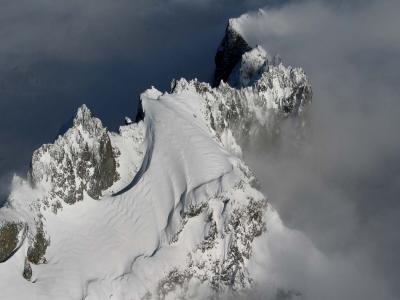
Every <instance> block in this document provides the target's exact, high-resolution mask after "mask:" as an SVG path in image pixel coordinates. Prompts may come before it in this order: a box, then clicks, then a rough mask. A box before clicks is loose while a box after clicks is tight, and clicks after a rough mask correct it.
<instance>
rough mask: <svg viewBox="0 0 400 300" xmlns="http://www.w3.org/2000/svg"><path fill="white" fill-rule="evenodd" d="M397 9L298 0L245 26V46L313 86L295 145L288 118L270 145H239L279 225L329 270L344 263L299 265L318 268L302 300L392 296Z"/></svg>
mask: <svg viewBox="0 0 400 300" xmlns="http://www.w3.org/2000/svg"><path fill="white" fill-rule="evenodd" d="M399 9H400V5H399V3H398V2H395V1H383V2H379V3H378V2H376V1H366V2H363V3H361V2H360V3H353V5H351V6H349V5H342V4H341V3H335V5H333V4H332V3H325V2H320V1H308V2H301V3H293V4H290V5H286V6H284V7H282V8H281V9H276V10H268V11H267V12H266V15H265V16H264V17H259V18H255V21H253V23H252V24H249V26H247V27H246V29H248V32H246V33H245V35H246V37H248V38H249V41H250V42H251V43H255V41H256V40H259V39H260V37H262V41H263V43H262V44H263V46H264V47H265V48H266V49H269V50H270V51H271V52H273V53H280V54H281V56H282V57H283V59H284V61H286V63H289V64H292V65H296V66H302V67H303V68H304V69H305V71H306V73H307V74H308V75H309V77H310V79H311V81H312V86H313V89H314V102H313V104H312V107H311V111H309V113H308V128H307V136H306V139H305V141H304V143H302V144H301V145H299V144H298V143H293V139H292V137H293V136H292V132H293V126H292V125H291V123H290V121H288V122H287V124H285V126H284V131H283V133H284V137H283V138H282V140H281V141H280V143H278V144H277V145H275V146H274V147H271V145H264V146H263V149H261V150H260V148H257V149H248V152H247V160H248V162H249V163H250V165H251V166H252V167H253V168H254V169H255V170H256V173H257V175H258V177H259V179H260V181H261V183H262V185H263V187H264V189H265V192H266V193H267V194H268V195H269V197H270V200H271V202H272V203H273V205H274V206H275V207H276V208H277V210H278V211H279V213H280V215H281V217H282V219H283V221H284V222H285V224H287V225H288V226H289V227H291V228H294V229H297V230H300V231H302V232H304V233H305V234H306V235H307V236H308V237H310V238H311V240H312V242H313V243H314V244H315V245H316V246H317V247H318V249H319V250H321V251H322V253H323V255H326V257H327V259H328V260H331V261H332V262H333V264H332V265H330V266H331V267H332V266H333V265H340V264H342V265H348V266H352V268H350V267H348V268H342V269H341V270H340V269H339V268H334V269H332V268H331V269H330V268H328V266H325V267H324V266H321V269H317V270H313V271H310V272H309V273H307V272H306V274H304V276H305V277H307V276H308V275H310V276H311V277H313V276H315V274H316V273H315V272H316V271H317V272H318V273H319V275H320V276H315V277H313V278H314V279H312V280H311V279H310V280H309V281H306V282H303V284H302V286H303V288H304V289H305V290H306V292H308V293H311V292H315V291H317V290H319V289H320V293H319V294H318V295H315V294H314V297H311V296H310V298H312V299H322V298H324V299H344V298H347V299H376V297H378V298H381V299H390V297H393V298H396V297H398V296H396V297H395V296H394V295H399V293H400V288H399V285H398V279H399V278H400V272H399V270H398V267H397V266H398V265H399V264H400V260H399V258H398V255H397V253H398V250H399V249H400V237H399V235H398V234H397V233H396V230H397V229H396V228H398V226H399V222H400V221H399V220H400V204H399V202H398V195H399V193H400V156H399V153H400V135H399V134H398V128H399V113H400V102H399V97H398V95H399V92H400V90H399V87H398V79H399V76H398V74H397V73H398V71H397V70H398V69H399V67H400V61H399V60H398V57H399V54H400V39H399V38H398V29H397V28H400V21H399V19H398V17H397V16H396V12H397V11H399ZM276 242H277V243H278V240H277V241H276ZM288 247H293V248H295V249H296V250H294V251H297V250H298V251H300V253H301V251H305V252H307V251H308V250H306V249H303V250H301V249H298V248H297V246H296V245H295V244H293V245H291V246H290V245H289V246H288ZM300 253H297V254H296V255H299V256H301V254H300ZM303 254H304V253H303ZM307 258H310V256H308V255H306V254H305V256H304V258H303V259H299V260H298V261H295V262H293V261H290V262H285V259H282V260H281V263H282V268H281V272H282V274H286V275H287V278H290V274H291V272H289V271H285V268H287V269H290V270H292V268H293V266H296V263H297V264H300V265H301V264H302V261H304V260H306V259H307ZM303 267H304V268H306V265H303ZM335 269H336V270H335ZM343 270H347V271H345V272H344V274H341V272H343ZM351 270H353V271H354V270H358V271H357V272H353V273H352V271H351ZM321 272H322V273H321ZM357 274H358V275H357ZM298 277H299V278H300V277H301V275H299V276H298ZM305 277H303V278H305ZM311 277H310V278H311ZM322 278H324V279H322ZM300 280H303V279H300ZM293 282H295V283H296V280H294V281H293ZM340 282H341V283H340ZM312 283H316V284H315V285H313V286H308V285H311V284H312ZM349 283H351V284H349ZM322 286H325V287H326V289H323V288H322ZM332 287H336V288H337V290H338V292H337V293H336V294H335V293H334V290H335V289H333V288H332ZM350 287H352V289H350ZM371 287H372V291H374V293H372V292H367V291H368V290H369V291H371ZM356 291H357V293H356ZM339 292H343V294H340V293H339ZM324 293H325V295H324ZM346 293H348V294H346ZM306 299H309V298H308V297H306Z"/></svg>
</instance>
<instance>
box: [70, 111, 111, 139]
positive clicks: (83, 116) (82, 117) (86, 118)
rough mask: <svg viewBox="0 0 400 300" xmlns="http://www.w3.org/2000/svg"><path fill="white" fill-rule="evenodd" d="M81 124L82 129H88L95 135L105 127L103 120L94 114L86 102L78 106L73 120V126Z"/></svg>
mask: <svg viewBox="0 0 400 300" xmlns="http://www.w3.org/2000/svg"><path fill="white" fill-rule="evenodd" d="M79 126H82V129H84V130H85V131H88V132H89V133H90V134H95V135H97V134H98V133H99V131H102V130H103V129H104V128H103V124H102V122H101V120H100V119H98V118H96V117H93V116H92V112H91V111H90V109H89V108H88V107H87V106H86V104H82V105H81V106H80V107H79V108H78V110H77V112H76V114H75V117H74V120H73V127H75V128H76V127H79Z"/></svg>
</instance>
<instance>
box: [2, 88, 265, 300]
mask: <svg viewBox="0 0 400 300" xmlns="http://www.w3.org/2000/svg"><path fill="white" fill-rule="evenodd" d="M189 100H190V101H189ZM142 103H143V107H144V111H145V114H146V117H145V119H144V121H143V122H144V123H139V124H132V125H128V126H127V127H123V128H121V134H120V135H117V134H111V139H112V141H113V144H114V146H115V147H117V148H118V149H119V150H120V152H121V154H120V156H119V165H120V168H119V171H120V175H121V179H120V180H119V182H117V183H116V184H115V185H114V186H113V187H112V189H113V190H115V189H118V188H122V189H123V190H125V191H124V192H123V193H116V195H115V196H105V197H103V198H102V199H101V200H100V201H96V200H93V199H91V198H90V197H89V196H88V195H85V198H84V200H83V201H80V202H77V203H75V204H74V205H63V208H62V209H61V210H60V211H58V212H57V214H55V213H53V212H52V211H50V210H44V211H42V213H43V220H44V223H45V227H46V230H47V234H48V236H49V237H50V241H51V243H50V246H49V248H48V249H47V252H46V259H47V261H48V262H47V263H46V264H41V265H33V266H32V268H33V277H32V279H31V282H29V281H27V280H25V279H24V278H23V277H22V275H21V274H22V270H23V265H24V256H25V253H26V250H27V249H26V248H27V245H26V243H25V244H24V245H23V246H22V247H21V248H20V250H19V251H18V252H17V253H16V254H15V255H14V256H13V257H11V258H10V259H9V260H8V261H6V262H5V263H3V264H1V265H0V290H1V295H2V298H3V297H4V298H3V299H27V298H29V299H83V298H85V299H140V298H142V297H144V296H145V295H146V294H147V295H149V292H153V293H154V291H156V293H157V288H158V284H159V281H160V280H161V279H163V278H164V277H165V276H167V274H168V272H170V271H171V266H174V267H176V268H179V267H180V266H182V267H183V268H184V267H185V265H186V264H187V259H188V257H187V254H188V253H189V252H193V249H194V247H195V246H196V245H198V244H199V243H200V242H201V241H202V240H203V239H204V236H205V235H206V234H207V233H206V231H207V226H206V227H205V221H204V219H205V215H204V214H199V215H198V216H197V217H193V218H191V219H190V220H189V221H188V222H187V223H186V225H185V226H184V228H183V230H182V231H181V232H180V235H179V238H178V239H177V241H175V242H172V241H173V239H174V237H175V234H176V233H177V232H178V230H179V229H182V228H179V226H181V222H180V221H181V219H182V216H181V212H184V211H187V210H188V209H190V207H195V206H199V205H201V204H202V203H205V202H206V201H210V199H211V198H213V197H214V196H216V195H219V194H222V193H223V192H224V191H230V190H232V187H233V185H234V184H236V183H237V182H238V181H239V180H243V179H245V178H244V177H245V176H244V175H242V173H241V172H240V171H238V170H236V169H237V165H238V164H240V163H239V162H238V159H237V158H235V157H234V156H232V155H231V154H230V153H229V152H227V151H226V150H224V149H223V148H222V145H221V144H220V143H218V142H217V141H216V139H214V138H213V137H212V136H211V133H210V130H209V129H208V128H207V126H206V123H205V121H204V119H203V118H202V112H201V111H200V110H201V105H200V104H201V103H202V99H201V98H200V97H199V96H198V95H196V94H190V93H181V94H175V95H169V94H165V95H161V93H159V92H158V91H156V90H154V89H152V90H149V91H147V92H146V93H144V94H143V95H142ZM129 126H143V127H145V129H146V137H145V140H144V141H143V143H144V144H145V145H146V151H145V152H146V153H145V154H144V155H143V165H142V168H140V169H139V170H138V173H136V174H132V173H129V172H128V171H127V170H129V169H132V168H131V166H130V165H129V164H130V163H131V164H132V162H130V161H129V159H128V157H129V155H131V156H137V155H138V150H137V149H135V148H134V147H133V146H134V145H133V144H131V143H130V139H129V138H127V137H129V132H130V129H129ZM125 140H127V142H126V144H125V142H124V141H125ZM124 166H126V167H125V168H124ZM241 176H242V177H243V178H241ZM134 178H138V179H136V180H137V182H135V184H133V185H132V183H131V182H129V180H134ZM131 185H132V186H131ZM245 185H247V186H248V184H247V183H245ZM127 186H128V187H129V188H126V187H127ZM247 189H248V190H249V191H250V192H246V194H245V195H246V196H249V195H252V194H253V196H254V198H257V197H258V198H260V199H263V196H262V195H261V194H260V193H259V192H257V191H256V190H254V189H252V188H251V187H250V186H248V187H247ZM243 191H244V190H243ZM40 193H41V191H40V190H38V189H32V188H31V187H30V185H29V184H28V183H27V182H25V181H24V180H22V179H18V178H16V179H15V180H14V187H13V193H12V194H11V196H10V199H12V200H11V204H12V206H13V209H12V210H13V211H16V212H17V213H16V214H17V216H16V218H17V219H18V220H21V219H22V220H24V221H26V222H28V221H29V217H27V216H29V215H30V213H29V212H28V211H27V207H29V205H27V203H33V202H34V201H33V199H34V198H40V197H41V195H40ZM241 197H243V198H245V196H243V195H241V194H240V192H238V194H237V195H236V196H235V197H233V198H235V199H236V200H235V199H234V200H232V202H233V201H238V202H243V203H246V200H245V199H241ZM233 198H232V199H233ZM214 202H216V203H214V204H213V203H212V201H210V203H209V206H210V207H211V209H213V208H214V209H213V212H212V213H213V214H218V213H219V214H220V215H222V209H223V207H224V203H222V200H221V201H220V202H219V203H218V202H217V200H216V199H214ZM237 207H240V206H237ZM8 211H11V208H8V209H7V210H2V213H4V214H7V212H8ZM215 219H216V221H217V223H218V220H217V218H215ZM219 221H221V222H223V221H224V220H223V219H221V220H219ZM30 224H34V222H33V220H32V221H31V222H30ZM217 226H219V225H218V224H217ZM221 226H222V225H221ZM32 227H34V226H32ZM221 241H223V240H222V239H221ZM227 247H228V244H227V245H223V244H221V245H220V246H218V247H217V248H218V250H217V251H213V252H212V255H216V256H218V255H222V256H224V255H225V254H226V252H227V249H226V248H227ZM201 253H202V252H200V255H202V254H201ZM223 258H224V257H221V259H223ZM206 269H207V267H206ZM196 272H197V271H196ZM198 272H200V270H199V271H198ZM205 272H207V270H206V271H205ZM210 274H211V273H210ZM206 275H207V274H206ZM192 281H193V284H194V285H196V280H192ZM193 291H194V293H195V292H196V290H195V289H193ZM153 296H154V297H155V296H158V295H157V294H153ZM161 296H163V295H161Z"/></svg>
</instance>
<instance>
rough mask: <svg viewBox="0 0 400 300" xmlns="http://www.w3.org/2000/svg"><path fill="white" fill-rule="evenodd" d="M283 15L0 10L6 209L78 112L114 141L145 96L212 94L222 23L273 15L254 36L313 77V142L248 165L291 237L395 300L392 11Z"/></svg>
mask: <svg viewBox="0 0 400 300" xmlns="http://www.w3.org/2000/svg"><path fill="white" fill-rule="evenodd" d="M288 2H289V1H284V2H282V1H257V0H247V1H240V0H231V1H229V0H220V1H212V0H194V1H189V0H169V1H163V0H135V1H128V0H117V1H108V0H87V1H78V0H36V1H30V0H18V1H15V0H0V40H1V43H0V112H1V118H0V141H1V146H0V197H4V195H6V194H7V190H8V188H9V180H10V176H11V175H12V174H13V172H17V173H22V174H24V173H25V172H26V170H27V167H28V164H29V160H30V156H31V153H32V151H33V150H34V149H35V148H37V147H39V146H40V145H41V144H43V143H46V142H51V141H52V140H54V138H55V137H56V135H57V133H58V131H59V130H60V127H62V125H63V124H65V123H67V122H68V120H69V119H70V118H71V116H72V115H73V114H74V112H75V110H76V109H77V107H78V106H79V105H81V104H82V103H86V104H87V105H88V106H89V107H90V108H91V109H92V111H93V112H94V113H95V115H97V116H99V117H100V118H101V119H102V121H103V122H104V123H105V124H106V126H108V127H109V128H111V129H113V130H115V129H116V128H117V127H118V125H119V124H120V123H121V122H122V120H123V117H124V116H126V115H127V116H134V115H135V109H136V103H137V100H138V97H139V95H140V93H141V92H142V91H144V90H145V89H146V88H148V87H150V86H151V85H154V86H156V87H157V88H158V89H160V90H167V89H168V88H169V84H170V81H171V79H172V78H176V77H186V78H194V77H197V78H199V79H201V80H205V81H208V80H209V79H210V77H211V74H212V71H213V58H214V54H215V51H216V48H217V46H218V43H219V41H220V40H221V38H222V36H223V32H224V29H225V25H226V22H227V19H228V18H229V17H234V16H238V15H240V14H241V13H244V12H246V11H248V10H254V9H257V8H259V7H263V6H265V5H269V7H272V8H276V7H279V9H278V10H273V11H271V12H270V15H269V18H268V21H267V22H265V23H262V24H259V25H262V26H258V25H257V24H255V26H254V30H253V31H254V33H255V34H256V35H257V37H258V38H259V37H260V36H261V37H262V38H263V40H264V42H263V45H264V47H265V48H267V49H268V50H270V51H271V52H272V53H277V52H279V53H280V55H281V56H282V58H283V60H284V62H287V63H289V64H291V65H295V66H302V67H303V68H304V69H305V71H306V73H307V74H308V75H309V77H310V79H311V81H312V86H313V90H314V102H313V104H312V110H311V112H310V116H309V124H310V127H309V131H308V137H307V142H306V143H305V144H304V145H303V146H301V147H300V148H298V147H297V146H296V148H294V147H293V145H292V143H291V140H290V132H291V130H292V128H291V124H290V123H288V124H286V125H285V126H286V127H285V128H286V130H284V133H285V134H287V135H288V136H289V138H287V139H284V141H283V142H282V143H281V144H279V145H277V146H276V147H274V148H272V149H271V147H268V146H266V147H265V149H264V150H263V151H259V149H257V151H254V153H251V154H250V153H249V154H248V157H247V159H248V162H249V163H250V165H251V166H254V167H255V170H256V173H257V175H258V177H259V178H260V181H261V183H262V184H263V188H264V189H265V191H266V193H267V194H268V196H269V197H270V200H271V202H272V203H273V205H274V206H275V207H276V208H277V210H278V212H279V213H280V215H281V217H282V219H283V221H284V222H285V224H287V225H288V226H289V227H291V228H294V229H298V230H300V231H302V232H304V233H305V234H306V235H307V236H308V237H309V238H310V239H311V240H312V241H313V243H314V244H315V245H316V246H317V247H318V249H320V250H321V251H322V252H323V253H325V254H326V255H328V256H329V258H330V259H337V258H340V260H341V262H342V263H348V264H355V265H357V264H358V265H361V266H362V267H363V268H361V269H362V270H365V273H368V276H369V278H373V279H374V280H373V281H374V282H375V283H376V284H377V286H379V287H380V288H383V289H386V290H387V291H389V293H391V292H394V293H396V294H397V295H399V294H400V270H399V268H398V266H400V260H399V257H398V255H397V254H398V253H399V250H400V234H398V228H400V227H399V225H400V202H399V195H400V157H399V156H400V155H399V153H400V134H399V133H398V130H399V128H400V126H399V125H400V124H399V120H400V118H399V114H400V102H399V94H400V87H399V86H398V83H399V75H398V70H399V69H400V60H399V54H400V35H399V28H400V21H399V20H400V19H399V18H398V16H397V15H398V12H399V11H400V5H399V2H398V1H395V0H393V1H392V0H387V1H379V2H378V1H369V0H366V1H290V2H293V3H294V4H290V3H288ZM260 28H261V30H260ZM249 36H250V37H251V34H249ZM333 276H335V277H338V276H341V275H340V273H339V275H338V273H333V275H332V277H330V276H326V278H327V280H326V282H329V281H331V280H333V279H334V278H333ZM342 278H345V279H343V280H348V281H353V280H355V278H352V277H351V276H350V275H348V276H347V277H346V276H344V277H342ZM357 282H358V284H360V285H362V284H365V281H363V280H360V279H359V278H358V279H357ZM378 283H379V284H378ZM381 283H382V284H381ZM339 288H340V286H339ZM361 288H362V287H361ZM328 290H329V289H328ZM367 298H368V297H367ZM327 299H335V298H334V297H333V298H327ZM354 299H356V298H352V300H354ZM357 300H358V299H357ZM360 300H361V299H360ZM363 300H364V299H363Z"/></svg>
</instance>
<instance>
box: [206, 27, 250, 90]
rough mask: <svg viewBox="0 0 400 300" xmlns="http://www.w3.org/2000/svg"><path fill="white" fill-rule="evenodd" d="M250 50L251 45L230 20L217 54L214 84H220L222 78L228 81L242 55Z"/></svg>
mask: <svg viewBox="0 0 400 300" xmlns="http://www.w3.org/2000/svg"><path fill="white" fill-rule="evenodd" d="M249 50H251V47H250V46H249V44H247V42H246V41H245V40H244V39H243V37H242V36H241V35H240V34H239V33H237V32H236V30H235V29H234V28H233V26H232V20H230V21H229V23H228V25H227V27H226V30H225V36H224V38H223V39H222V41H221V44H220V45H219V47H218V50H217V53H216V55H215V72H214V79H213V86H218V85H219V83H220V82H221V80H223V81H225V82H226V81H227V80H228V78H229V76H230V74H231V72H232V70H233V68H234V67H235V66H236V65H237V63H238V62H239V61H240V59H241V58H242V55H243V54H244V53H245V52H247V51H249Z"/></svg>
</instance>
